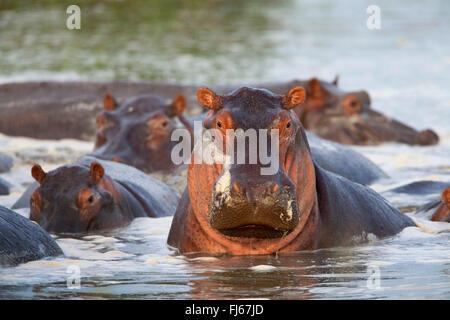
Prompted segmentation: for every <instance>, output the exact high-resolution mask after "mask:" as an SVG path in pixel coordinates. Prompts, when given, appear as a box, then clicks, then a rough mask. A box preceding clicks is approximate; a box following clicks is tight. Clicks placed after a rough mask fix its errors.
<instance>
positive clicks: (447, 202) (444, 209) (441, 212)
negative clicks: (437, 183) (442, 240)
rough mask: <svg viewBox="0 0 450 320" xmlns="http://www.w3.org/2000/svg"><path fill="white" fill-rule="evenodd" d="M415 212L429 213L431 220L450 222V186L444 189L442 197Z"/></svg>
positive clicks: (418, 213)
mask: <svg viewBox="0 0 450 320" xmlns="http://www.w3.org/2000/svg"><path fill="white" fill-rule="evenodd" d="M415 214H417V215H420V214H422V215H423V214H427V216H428V217H429V218H430V220H431V221H441V222H450V187H446V188H445V189H444V190H443V191H442V194H441V198H440V199H436V200H433V201H431V202H429V203H427V204H426V205H424V206H422V207H421V208H419V209H418V210H417V211H416V213H415Z"/></svg>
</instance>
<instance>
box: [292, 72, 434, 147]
mask: <svg viewBox="0 0 450 320" xmlns="http://www.w3.org/2000/svg"><path fill="white" fill-rule="evenodd" d="M306 92H307V94H306V96H307V99H306V101H305V103H304V104H303V105H302V106H301V107H300V108H297V110H296V111H297V113H298V116H299V118H300V120H301V122H302V124H303V126H304V127H305V129H307V130H310V131H312V132H314V133H316V134H317V135H319V136H321V137H322V138H325V139H328V140H332V141H336V142H340V143H344V144H356V145H364V144H369V145H373V144H379V143H383V142H400V143H406V144H412V145H432V144H436V143H437V142H438V141H439V137H438V136H437V134H436V133H435V132H433V131H432V130H424V131H421V132H418V131H416V130H415V129H413V128H411V127H409V126H407V125H405V124H403V123H401V122H399V121H396V120H394V119H390V118H388V117H386V116H384V115H382V114H381V113H379V112H376V111H374V110H373V109H371V106H370V105H371V102H370V96H369V94H368V93H367V92H366V91H356V92H344V91H342V90H341V89H339V88H338V87H337V79H336V80H335V81H334V82H332V83H328V82H325V81H320V80H317V79H316V78H313V79H311V80H309V81H308V82H307V85H306Z"/></svg>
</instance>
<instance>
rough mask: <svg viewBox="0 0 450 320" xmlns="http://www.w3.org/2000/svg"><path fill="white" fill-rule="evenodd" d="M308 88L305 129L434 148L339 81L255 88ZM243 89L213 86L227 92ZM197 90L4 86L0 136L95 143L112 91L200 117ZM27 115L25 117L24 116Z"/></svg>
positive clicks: (336, 137) (351, 140)
mask: <svg viewBox="0 0 450 320" xmlns="http://www.w3.org/2000/svg"><path fill="white" fill-rule="evenodd" d="M296 85H299V86H303V87H305V88H306V89H307V97H306V101H305V103H304V104H303V105H302V106H301V107H299V108H297V110H296V112H297V113H298V115H299V118H300V120H301V121H302V123H303V125H304V127H305V128H306V129H308V130H310V131H311V132H314V133H316V134H317V135H319V136H321V137H322V138H325V139H329V140H333V141H336V142H340V143H345V144H378V143H381V142H388V141H392V142H401V143H408V144H419V145H427V144H435V143H437V142H438V137H437V135H436V134H435V133H434V132H433V131H431V130H425V131H423V132H417V131H416V130H414V129H413V128H410V127H409V126H407V125H404V124H402V123H400V122H399V121H396V120H393V119H389V118H387V117H385V116H383V115H382V114H380V113H378V112H376V111H374V110H372V109H371V108H370V97H369V94H368V93H367V92H366V91H353V92H350V91H343V90H342V89H340V88H339V87H338V86H337V80H335V81H333V82H327V81H324V80H318V79H316V78H312V79H310V80H293V81H285V82H277V83H262V84H257V85H254V84H251V85H250V87H259V88H266V89H268V90H270V91H272V92H274V93H278V94H284V93H285V92H287V89H288V88H291V87H293V86H296ZM239 87H241V85H222V86H214V87H213V89H214V90H215V91H217V92H218V93H226V92H229V91H230V90H233V89H235V88H239ZM197 89H198V87H197V86H193V85H178V84H170V83H156V82H131V81H111V82H89V81H85V82H45V81H44V82H28V83H8V84H3V85H0V108H1V110H2V117H1V118H0V132H2V133H5V134H8V135H19V136H26V137H32V138H39V139H64V138H72V139H81V140H88V141H90V140H92V139H94V137H95V134H96V123H95V116H96V114H97V113H99V112H101V111H102V107H101V97H103V96H104V95H105V94H106V93H107V92H114V95H115V96H116V98H117V99H118V100H119V101H120V100H122V101H123V100H124V99H128V98H132V97H136V96H138V95H142V94H154V95H157V96H159V97H161V98H162V99H165V100H171V99H173V97H174V96H176V95H177V94H183V95H184V96H185V97H186V100H187V105H188V106H189V108H188V110H187V114H188V115H190V116H193V115H196V114H197V113H199V112H200V106H199V105H198V103H197V101H196V96H195V93H196V91H197ZM24 115H26V116H24Z"/></svg>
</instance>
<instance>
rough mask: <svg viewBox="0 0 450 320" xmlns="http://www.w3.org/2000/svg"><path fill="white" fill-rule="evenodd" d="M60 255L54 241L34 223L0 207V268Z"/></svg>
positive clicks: (59, 249) (59, 250)
mask: <svg viewBox="0 0 450 320" xmlns="http://www.w3.org/2000/svg"><path fill="white" fill-rule="evenodd" d="M62 254H63V252H62V250H61V248H60V247H59V246H58V244H57V243H56V242H55V240H53V238H52V237H51V236H50V235H49V234H48V233H47V232H45V231H44V230H43V229H42V228H41V227H39V226H38V225H37V224H36V223H33V222H31V221H30V220H28V219H27V218H25V217H22V216H21V215H20V214H18V213H15V212H14V211H11V210H9V209H7V208H5V207H3V206H0V266H2V265H3V266H5V265H16V264H19V263H23V262H27V261H33V260H38V259H42V258H44V257H52V256H59V255H62Z"/></svg>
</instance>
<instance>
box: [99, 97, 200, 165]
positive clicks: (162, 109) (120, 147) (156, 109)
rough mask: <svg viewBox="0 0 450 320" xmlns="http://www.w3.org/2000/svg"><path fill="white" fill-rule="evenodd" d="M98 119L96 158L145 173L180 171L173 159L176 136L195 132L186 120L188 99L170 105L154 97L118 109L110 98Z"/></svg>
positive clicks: (127, 103) (123, 105)
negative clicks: (181, 130) (175, 133)
mask: <svg viewBox="0 0 450 320" xmlns="http://www.w3.org/2000/svg"><path fill="white" fill-rule="evenodd" d="M103 105H104V109H105V110H104V111H103V112H102V113H100V114H99V115H97V118H96V119H97V135H96V141H95V147H94V152H93V155H94V156H95V157H97V158H100V159H105V160H114V161H117V162H121V163H125V164H128V165H131V166H133V167H136V168H138V169H140V170H142V171H145V172H154V171H161V172H168V171H172V170H174V169H176V168H177V166H176V165H175V164H174V163H173V161H172V160H171V158H170V155H171V150H172V149H173V147H174V146H175V144H176V142H174V141H171V135H172V132H173V131H174V130H175V129H177V128H179V127H184V128H186V129H187V130H190V131H192V128H191V127H190V126H189V124H188V123H187V122H186V120H185V119H184V117H183V115H182V114H183V112H184V110H185V109H186V99H185V98H184V96H183V95H177V96H176V97H175V99H174V100H173V102H172V103H169V104H167V103H166V102H164V101H163V100H162V99H160V98H158V97H157V96H154V95H141V96H138V97H135V98H132V99H129V100H127V101H125V102H124V103H123V104H122V105H120V106H119V105H118V104H117V102H116V100H115V99H114V97H113V96H111V95H110V94H107V95H106V96H105V98H104V101H103Z"/></svg>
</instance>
